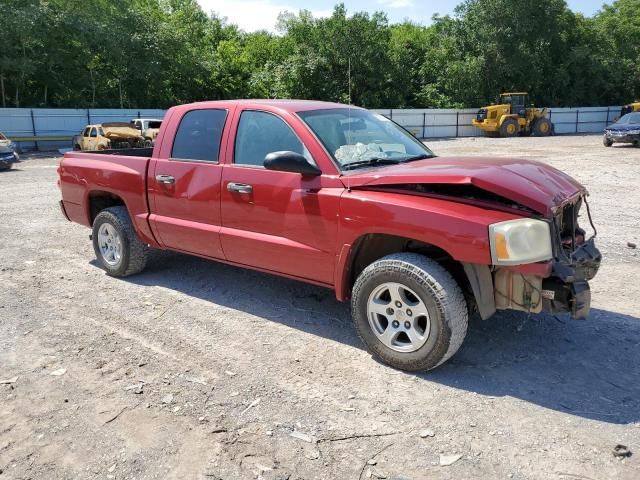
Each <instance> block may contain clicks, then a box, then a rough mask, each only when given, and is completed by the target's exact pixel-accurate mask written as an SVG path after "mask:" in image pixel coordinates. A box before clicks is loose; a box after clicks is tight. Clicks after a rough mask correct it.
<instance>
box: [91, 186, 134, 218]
mask: <svg viewBox="0 0 640 480" xmlns="http://www.w3.org/2000/svg"><path fill="white" fill-rule="evenodd" d="M117 206H123V207H125V208H126V209H127V211H129V209H128V208H127V204H126V203H125V201H124V200H123V199H122V197H120V196H119V195H116V194H115V193H113V192H109V191H106V190H92V191H90V192H88V194H87V218H88V219H89V225H93V222H94V220H95V218H96V216H98V214H99V213H100V212H101V211H102V210H105V209H107V208H110V207H117Z"/></svg>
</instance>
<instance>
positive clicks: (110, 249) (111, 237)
mask: <svg viewBox="0 0 640 480" xmlns="http://www.w3.org/2000/svg"><path fill="white" fill-rule="evenodd" d="M98 248H99V249H100V255H101V256H102V259H103V260H104V261H105V262H106V263H107V264H109V265H111V266H116V265H118V264H119V263H120V260H121V259H122V239H121V238H120V235H119V234H118V232H117V231H116V229H115V228H114V227H113V226H112V225H110V224H108V223H103V224H102V225H100V228H99V229H98Z"/></svg>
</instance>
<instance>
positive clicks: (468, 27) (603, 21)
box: [0, 0, 640, 108]
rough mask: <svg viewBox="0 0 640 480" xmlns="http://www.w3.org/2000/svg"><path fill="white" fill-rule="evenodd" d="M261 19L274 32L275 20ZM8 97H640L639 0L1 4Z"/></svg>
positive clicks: (147, 101) (43, 102)
mask: <svg viewBox="0 0 640 480" xmlns="http://www.w3.org/2000/svg"><path fill="white" fill-rule="evenodd" d="M265 27H270V26H267V25H265ZM0 47H1V48H0V98H1V102H0V104H1V106H7V107H13V106H53V107H141V108H143V107H168V106H170V105H174V104H179V103H185V102H191V101H197V100H204V99H224V98H241V97H271V98H287V97H295V98H314V99H322V100H334V101H341V102H348V101H349V99H351V101H352V102H353V103H354V104H358V105H363V106H367V107H428V106H431V107H457V106H478V105H481V104H485V103H487V102H489V101H491V100H493V99H494V98H495V96H496V94H497V93H499V92H500V91H503V90H511V89H517V90H528V91H530V92H531V94H532V99H533V100H534V101H535V103H536V104H540V105H552V106H571V105H606V104H622V103H627V102H629V101H631V100H634V99H636V98H638V97H640V0H617V1H615V2H613V5H611V6H604V7H603V9H602V10H601V11H600V12H598V13H597V14H596V15H595V16H594V17H592V18H585V17H584V16H582V15H580V14H576V13H573V12H572V11H571V10H569V9H568V8H567V5H566V3H565V1H564V0H519V1H517V2H514V1H513V0H465V1H464V2H463V3H462V4H460V5H459V6H458V7H457V8H456V10H455V13H454V14H453V15H452V16H445V17H439V16H436V17H434V19H433V23H432V24H431V25H430V26H428V27H426V26H422V25H416V24H413V23H410V22H405V23H401V24H390V23H389V21H388V20H387V17H386V15H385V14H384V13H382V12H380V13H375V14H373V15H370V14H368V13H360V12H356V13H348V12H347V11H346V9H345V7H344V6H343V5H337V6H336V7H335V9H334V11H333V15H332V16H331V17H328V18H313V17H312V16H311V14H310V13H309V12H307V11H300V12H299V13H298V14H292V13H283V14H282V15H281V16H280V19H279V22H278V26H277V33H276V34H274V33H269V32H267V31H266V30H265V31H263V32H256V33H246V32H243V31H241V30H239V29H238V28H237V27H236V26H234V25H233V24H232V23H228V22H227V21H226V20H225V19H221V18H219V17H216V16H215V15H210V14H207V13H205V12H203V11H202V9H201V8H200V7H199V6H198V4H197V3H196V1H195V0H91V1H86V0H46V1H45V0H0Z"/></svg>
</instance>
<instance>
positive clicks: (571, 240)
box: [542, 197, 602, 319]
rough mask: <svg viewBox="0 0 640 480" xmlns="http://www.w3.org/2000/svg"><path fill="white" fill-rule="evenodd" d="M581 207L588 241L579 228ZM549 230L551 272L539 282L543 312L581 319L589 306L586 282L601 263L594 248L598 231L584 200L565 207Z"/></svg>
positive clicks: (588, 291)
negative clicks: (588, 228)
mask: <svg viewBox="0 0 640 480" xmlns="http://www.w3.org/2000/svg"><path fill="white" fill-rule="evenodd" d="M583 203H584V204H585V207H586V210H587V216H588V218H589V223H590V224H591V227H592V229H593V235H592V236H591V237H590V238H589V239H588V240H587V239H586V232H585V230H583V229H582V228H580V225H579V224H578V216H579V212H580V209H581V207H582V204H583ZM551 228H552V238H553V257H554V258H553V272H552V275H551V277H549V278H546V279H544V280H543V282H542V297H543V307H544V310H546V311H549V312H571V315H572V317H573V318H576V319H584V318H586V317H587V315H588V314H589V308H590V305H591V293H590V290H589V283H588V281H589V280H591V279H592V278H593V277H594V276H595V275H596V273H597V272H598V268H599V267H600V261H601V260H602V255H601V254H600V251H599V250H598V249H597V248H596V246H595V236H596V235H597V231H596V229H595V226H594V225H593V221H592V219H591V212H590V211H589V204H588V203H587V201H586V198H585V197H582V198H580V199H578V200H577V201H576V202H575V203H570V204H567V205H565V206H564V208H562V210H561V211H560V212H558V213H557V214H556V216H555V217H554V219H553V222H552V225H551Z"/></svg>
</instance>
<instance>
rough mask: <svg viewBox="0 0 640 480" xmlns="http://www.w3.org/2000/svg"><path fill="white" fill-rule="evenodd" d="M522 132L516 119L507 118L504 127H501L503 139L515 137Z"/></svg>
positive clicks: (503, 123)
mask: <svg viewBox="0 0 640 480" xmlns="http://www.w3.org/2000/svg"><path fill="white" fill-rule="evenodd" d="M519 131H520V126H519V125H518V121H517V120H516V119H515V118H507V119H506V120H505V121H504V122H502V125H500V136H501V137H515V136H516V135H517V134H518V132H519Z"/></svg>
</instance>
